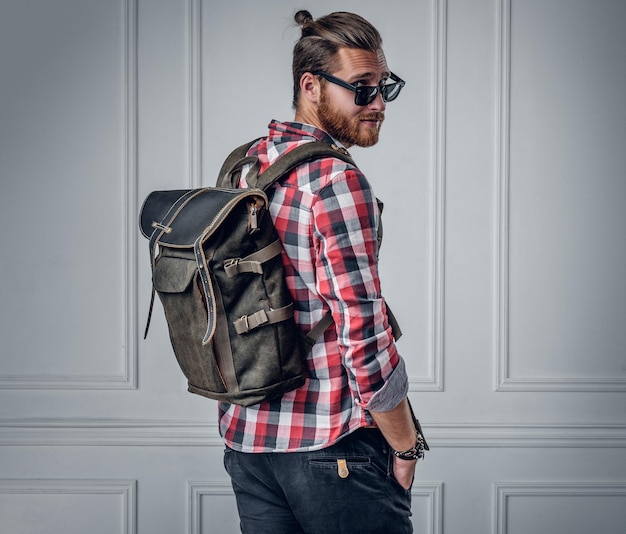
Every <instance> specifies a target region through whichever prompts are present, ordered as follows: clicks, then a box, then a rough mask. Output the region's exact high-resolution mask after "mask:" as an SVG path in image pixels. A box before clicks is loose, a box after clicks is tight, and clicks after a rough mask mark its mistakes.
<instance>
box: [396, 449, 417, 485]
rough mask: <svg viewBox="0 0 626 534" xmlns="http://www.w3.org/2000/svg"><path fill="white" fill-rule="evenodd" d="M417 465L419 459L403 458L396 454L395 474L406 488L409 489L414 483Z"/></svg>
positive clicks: (399, 482)
mask: <svg viewBox="0 0 626 534" xmlns="http://www.w3.org/2000/svg"><path fill="white" fill-rule="evenodd" d="M416 465H417V460H401V459H400V458H397V457H395V456H394V458H393V476H394V477H395V479H396V480H397V481H398V484H400V485H401V486H402V487H403V488H404V489H405V490H409V489H410V488H411V484H413V477H414V476H415V466H416Z"/></svg>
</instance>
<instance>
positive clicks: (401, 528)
mask: <svg viewBox="0 0 626 534" xmlns="http://www.w3.org/2000/svg"><path fill="white" fill-rule="evenodd" d="M224 465H225V467H226V471H228V474H229V475H230V477H231V481H232V485H233V489H234V491H235V496H236V498H237V508H238V510H239V518H240V520H241V531H242V533H243V534H349V533H353V532H354V533H358V534H374V533H381V534H410V533H412V532H413V527H412V525H411V521H410V516H411V494H410V491H407V490H405V489H404V488H403V487H402V486H400V484H398V482H396V480H395V479H394V477H393V473H392V455H391V451H390V449H389V446H388V445H387V442H386V441H385V439H384V438H383V436H382V434H381V433H380V432H379V431H378V430H376V429H361V430H357V431H356V432H354V433H353V434H351V435H349V436H347V437H345V438H344V439H342V440H341V441H340V442H339V443H337V444H335V445H333V446H332V447H328V448H326V449H322V450H320V451H315V452H303V453H299V452H298V453H268V454H248V453H240V452H236V451H233V450H231V449H226V451H225V454H224ZM345 468H347V472H346V469H345Z"/></svg>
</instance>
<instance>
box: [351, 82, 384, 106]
mask: <svg viewBox="0 0 626 534" xmlns="http://www.w3.org/2000/svg"><path fill="white" fill-rule="evenodd" d="M378 90H379V88H378V87H366V86H361V87H357V89H356V91H355V93H354V103H355V104H356V105H357V106H367V105H368V104H371V103H372V102H373V101H374V99H375V98H376V96H377V95H378Z"/></svg>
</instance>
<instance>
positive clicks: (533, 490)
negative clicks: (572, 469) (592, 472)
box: [493, 482, 626, 534]
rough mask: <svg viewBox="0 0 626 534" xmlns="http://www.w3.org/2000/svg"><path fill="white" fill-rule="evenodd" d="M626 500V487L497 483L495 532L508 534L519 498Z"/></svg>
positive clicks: (582, 483)
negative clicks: (514, 501) (512, 502)
mask: <svg viewBox="0 0 626 534" xmlns="http://www.w3.org/2000/svg"><path fill="white" fill-rule="evenodd" d="M528 496H531V497H615V496H622V497H626V483H624V482H619V483H609V482H580V483H579V482H565V483H564V482H495V483H494V484H493V502H494V506H493V510H494V517H493V532H494V534H506V532H507V520H508V517H507V510H508V507H507V505H508V503H509V501H510V500H511V499H513V498H515V497H528Z"/></svg>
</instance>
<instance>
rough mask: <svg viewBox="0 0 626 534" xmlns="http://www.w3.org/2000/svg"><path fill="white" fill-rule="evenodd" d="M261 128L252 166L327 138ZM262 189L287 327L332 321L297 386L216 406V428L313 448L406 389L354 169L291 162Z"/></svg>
mask: <svg viewBox="0 0 626 534" xmlns="http://www.w3.org/2000/svg"><path fill="white" fill-rule="evenodd" d="M269 127H270V133H269V137H267V138H264V139H262V140H261V141H259V142H258V143H257V144H256V145H255V146H253V147H252V148H251V150H250V152H249V154H250V155H255V156H257V157H258V158H259V161H260V163H261V170H264V169H265V168H267V166H268V165H269V164H270V163H272V162H273V161H274V160H275V159H276V158H277V157H278V156H280V155H282V154H283V153H285V152H287V151H289V150H290V149H293V148H295V147H296V146H298V145H300V144H302V143H306V142H310V141H314V140H316V139H317V140H319V141H325V142H328V143H334V142H335V141H334V140H333V139H332V138H331V137H329V136H328V134H326V133H325V132H323V131H321V130H319V129H316V128H314V127H313V126H309V125H305V124H299V123H278V122H276V121H272V123H271V124H270V125H269ZM242 176H245V169H244V172H242ZM242 182H243V183H242V184H241V186H242V187H245V186H246V185H247V184H245V181H243V180H242ZM268 194H269V196H270V213H271V216H272V219H273V220H274V224H275V226H276V230H277V231H278V235H279V237H280V239H281V241H282V243H283V248H284V250H283V263H284V266H285V273H286V279H287V286H288V287H289V289H290V291H291V293H292V295H293V298H294V305H295V320H296V323H297V324H298V325H299V326H300V327H301V328H302V330H303V331H305V332H308V331H309V330H310V329H311V328H312V327H313V326H314V325H315V324H316V323H317V322H318V321H319V320H320V319H321V318H322V317H323V316H324V315H325V313H326V312H327V311H328V310H330V311H331V312H332V316H333V319H334V323H335V327H334V328H333V327H332V326H331V327H330V328H328V329H327V330H326V332H325V333H324V336H323V337H322V338H320V339H319V340H318V341H317V343H316V344H315V345H314V347H313V350H312V352H311V353H310V354H309V355H308V357H307V361H306V364H307V370H308V373H307V379H306V382H305V384H304V385H303V386H302V387H300V388H299V389H296V390H294V391H290V392H288V393H285V394H284V395H282V396H281V397H279V398H277V399H274V400H271V401H267V402H263V403H261V404H257V405H254V406H249V407H242V406H238V405H234V404H228V403H219V419H220V421H219V427H220V434H221V435H222V437H223V439H224V442H225V443H226V445H227V446H229V447H230V448H232V449H235V450H238V451H242V452H292V451H307V450H316V449H320V448H323V447H326V446H329V445H332V444H333V443H335V442H337V441H338V440H339V439H341V438H342V437H343V436H345V435H347V434H349V433H350V432H352V431H354V430H356V429H358V428H360V427H362V426H367V425H372V424H373V419H372V418H371V415H370V414H369V413H368V409H371V408H377V410H374V411H384V410H386V409H391V408H393V407H394V406H395V405H397V404H398V403H399V401H400V400H401V399H402V398H403V397H404V395H406V390H407V388H408V386H407V384H408V380H407V378H406V371H405V369H404V364H403V362H402V359H401V358H400V357H399V355H398V353H397V350H396V347H395V344H394V341H393V337H392V334H391V328H390V327H389V325H388V322H387V315H386V307H385V302H384V300H383V298H382V296H381V293H380V282H379V277H378V268H377V252H378V250H377V246H378V245H377V239H376V238H377V228H378V220H379V212H378V206H377V203H376V198H375V196H374V193H373V192H372V189H371V187H370V185H369V183H368V182H367V180H366V179H365V177H364V176H363V174H362V173H361V172H360V171H359V170H358V169H357V168H355V167H353V166H351V165H349V164H347V163H344V162H343V161H341V160H339V159H334V158H323V159H318V160H316V161H313V162H310V163H306V164H303V165H301V166H299V167H298V168H297V169H295V170H294V171H292V172H291V173H290V174H289V176H287V177H285V178H283V179H282V180H281V181H280V183H279V184H277V185H274V186H273V187H272V188H271V189H270V190H269V191H268Z"/></svg>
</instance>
